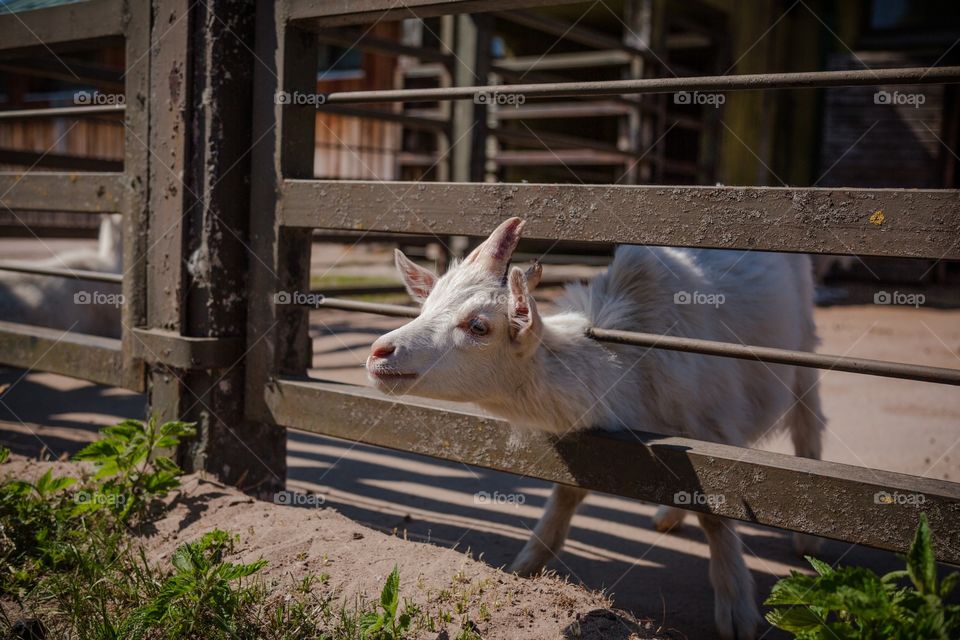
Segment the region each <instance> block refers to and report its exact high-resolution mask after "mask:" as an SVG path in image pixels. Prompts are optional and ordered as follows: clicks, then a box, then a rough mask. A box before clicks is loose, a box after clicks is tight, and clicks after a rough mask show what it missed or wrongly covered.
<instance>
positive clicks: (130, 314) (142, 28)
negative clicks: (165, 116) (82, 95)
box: [121, 0, 150, 389]
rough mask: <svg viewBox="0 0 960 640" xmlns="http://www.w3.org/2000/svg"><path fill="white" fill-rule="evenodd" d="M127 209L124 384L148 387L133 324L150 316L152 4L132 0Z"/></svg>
mask: <svg viewBox="0 0 960 640" xmlns="http://www.w3.org/2000/svg"><path fill="white" fill-rule="evenodd" d="M124 21H125V25H124V35H125V46H124V47H125V48H124V57H125V65H126V69H125V70H124V98H125V102H126V105H127V106H126V109H125V111H124V123H123V124H124V129H123V132H124V142H123V149H124V152H123V153H124V164H123V172H124V198H125V204H124V208H123V210H124V214H123V230H122V235H123V272H124V277H123V301H124V302H123V310H122V314H121V321H122V332H121V337H122V341H123V342H122V344H123V370H124V384H125V385H126V386H127V387H129V388H132V389H139V388H142V385H143V382H144V380H143V376H144V370H143V366H142V364H141V362H140V360H138V359H136V358H135V357H134V350H135V349H134V347H135V345H134V344H133V343H134V341H135V340H136V338H135V336H134V335H133V331H132V329H133V327H139V326H143V324H144V322H145V320H146V317H145V314H146V307H147V303H146V260H143V259H141V256H143V254H144V252H145V251H146V248H147V233H146V231H147V228H148V215H149V208H148V197H149V189H148V184H149V183H148V180H147V171H148V167H149V164H150V150H149V148H148V146H147V140H148V138H149V134H148V131H149V128H150V123H149V117H150V111H149V104H150V5H149V3H146V2H140V1H138V0H128V2H127V3H126V6H125V7H124Z"/></svg>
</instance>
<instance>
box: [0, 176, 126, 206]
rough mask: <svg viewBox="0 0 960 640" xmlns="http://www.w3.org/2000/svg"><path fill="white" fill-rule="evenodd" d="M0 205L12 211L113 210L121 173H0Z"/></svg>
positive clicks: (120, 187)
mask: <svg viewBox="0 0 960 640" xmlns="http://www.w3.org/2000/svg"><path fill="white" fill-rule="evenodd" d="M0 194H3V195H2V196H0V205H2V206H4V207H7V208H10V209H12V210H14V211H60V212H70V213H117V212H120V211H122V204H123V194H124V180H123V174H121V173H40V172H36V173H19V172H17V173H12V172H3V173H0Z"/></svg>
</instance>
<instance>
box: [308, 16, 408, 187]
mask: <svg viewBox="0 0 960 640" xmlns="http://www.w3.org/2000/svg"><path fill="white" fill-rule="evenodd" d="M370 35H371V36H376V37H378V38H384V39H390V40H396V39H398V38H399V37H400V23H399V22H395V23H381V24H378V25H376V26H375V27H374V28H373V29H371V30H370ZM361 65H362V66H361V68H362V70H363V76H362V77H357V78H337V79H333V80H324V79H320V80H318V81H317V91H318V92H319V93H330V92H333V91H359V90H369V89H394V88H398V87H395V86H394V82H395V77H396V76H395V73H396V68H397V61H396V58H393V57H390V56H384V55H380V54H374V53H368V52H365V53H364V54H363V62H362V63H361ZM374 107H376V108H380V109H394V108H396V105H374ZM370 108H373V107H370ZM401 134H402V130H401V127H400V125H397V124H392V123H385V122H378V121H376V120H372V119H369V118H354V117H348V116H337V115H333V114H328V113H323V112H322V111H321V112H318V113H317V124H316V135H315V140H316V146H315V149H314V161H313V172H314V175H315V176H316V177H318V178H339V179H344V180H396V179H397V178H398V177H399V176H398V175H397V174H398V170H397V154H398V153H399V152H400V150H401V144H402V140H401Z"/></svg>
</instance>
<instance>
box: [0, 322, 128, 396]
mask: <svg viewBox="0 0 960 640" xmlns="http://www.w3.org/2000/svg"><path fill="white" fill-rule="evenodd" d="M0 363H3V364H5V365H8V366H11V367H19V368H22V369H27V370H30V371H46V372H48V373H57V374H60V375H64V376H70V377H73V378H81V379H83V380H89V381H90V382H96V383H98V384H106V385H111V386H114V387H123V386H128V387H129V386H130V385H129V381H128V380H127V379H125V375H124V367H123V351H122V350H121V347H120V340H117V339H115V338H103V337H100V336H91V335H84V334H75V333H70V332H69V331H61V330H59V329H48V328H45V327H34V326H31V325H25V324H18V323H14V322H5V321H0ZM130 388H134V390H137V391H142V390H143V389H142V387H141V388H136V387H130Z"/></svg>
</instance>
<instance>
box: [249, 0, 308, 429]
mask: <svg viewBox="0 0 960 640" xmlns="http://www.w3.org/2000/svg"><path fill="white" fill-rule="evenodd" d="M285 14H286V3H285V2H276V3H274V2H271V1H268V0H258V2H257V20H256V47H257V48H256V54H257V59H258V63H257V66H256V68H255V70H254V100H253V138H254V140H259V142H258V143H257V144H256V145H255V146H254V148H253V151H252V153H251V158H252V160H251V161H252V164H253V166H254V168H255V170H254V171H253V174H252V176H251V194H250V200H251V202H250V205H251V206H250V209H249V212H248V215H249V216H250V241H251V247H252V250H253V252H254V254H255V255H256V258H255V259H254V260H252V261H251V263H250V281H249V290H250V291H254V292H256V295H255V296H251V297H250V299H249V300H248V318H249V321H248V323H247V346H248V353H247V362H248V368H247V372H246V374H247V375H246V394H245V403H246V404H245V406H246V413H247V415H248V416H249V417H252V418H257V419H260V420H265V421H268V422H273V418H272V416H271V414H270V411H269V409H268V408H267V406H266V402H265V398H264V394H265V391H266V389H267V387H268V386H270V385H272V384H273V381H274V377H275V376H276V375H277V374H278V373H290V374H304V373H305V372H306V369H307V367H308V366H309V365H310V360H311V358H312V354H313V352H312V345H311V343H310V340H309V336H308V334H307V330H308V328H309V315H308V312H307V310H306V308H304V307H298V306H296V305H292V304H289V305H288V304H277V303H276V301H277V300H278V295H277V294H278V293H281V292H287V293H292V292H303V293H306V292H308V291H309V289H310V239H311V237H312V233H311V231H310V230H309V229H283V228H281V227H280V225H279V216H278V211H279V205H280V203H279V200H278V194H279V187H280V184H281V183H282V181H283V178H284V176H287V177H292V178H312V177H313V154H314V128H315V126H316V110H315V109H314V108H312V107H311V106H310V105H297V104H291V102H292V100H290V101H284V100H279V99H278V95H280V94H285V95H288V96H291V98H292V96H293V94H294V93H296V92H299V93H309V94H313V93H316V91H317V68H316V61H317V41H316V37H315V36H314V35H312V34H310V33H308V32H306V31H301V30H299V29H295V28H287V25H286V16H285ZM317 206H318V207H322V206H324V203H323V202H322V201H318V202H317ZM317 419H318V420H320V419H322V416H320V415H318V416H317ZM274 438H275V439H276V440H277V441H278V444H277V446H280V444H279V443H282V445H283V446H286V430H285V429H284V428H282V427H279V426H277V427H274Z"/></svg>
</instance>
